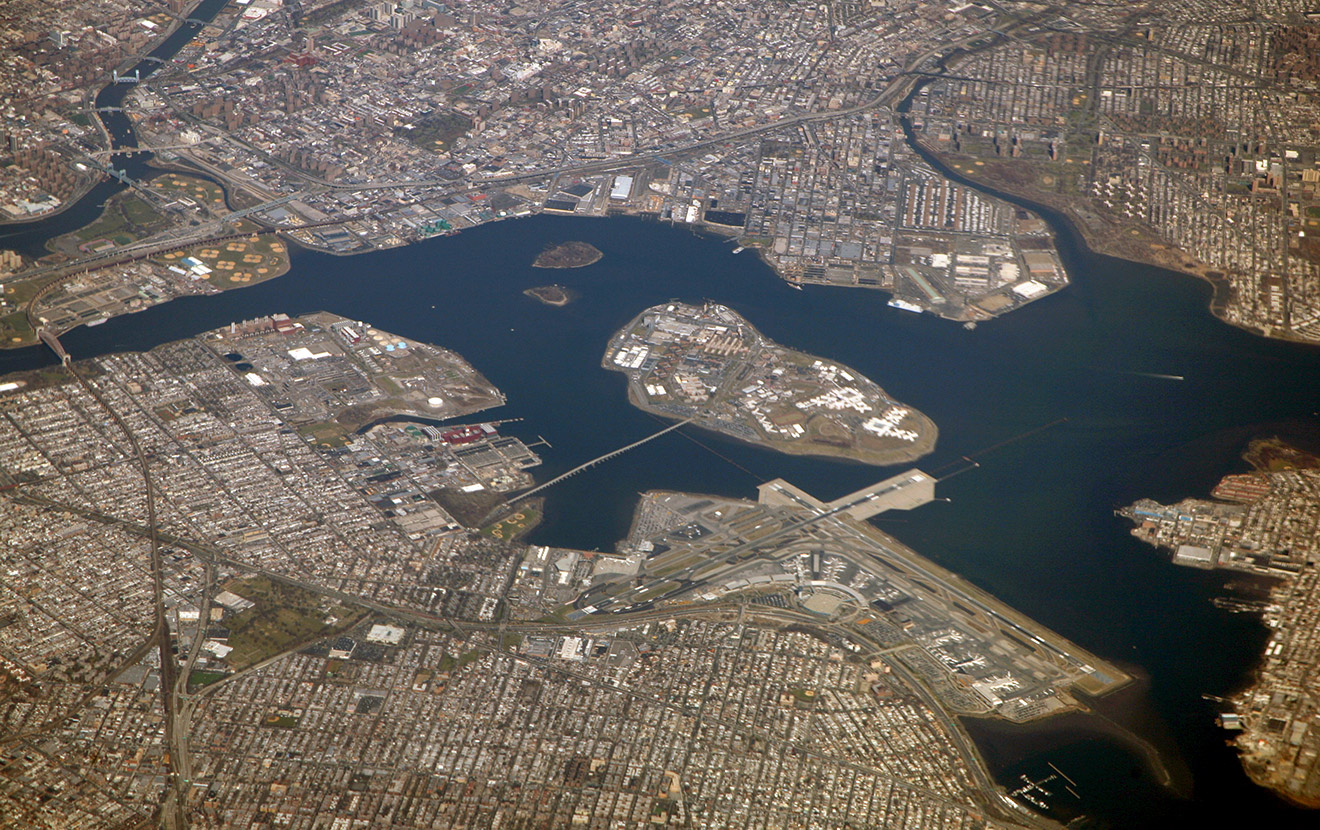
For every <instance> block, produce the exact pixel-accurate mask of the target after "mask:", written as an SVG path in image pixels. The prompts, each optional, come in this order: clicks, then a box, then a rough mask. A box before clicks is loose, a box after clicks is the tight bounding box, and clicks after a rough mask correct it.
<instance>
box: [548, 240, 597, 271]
mask: <svg viewBox="0 0 1320 830" xmlns="http://www.w3.org/2000/svg"><path fill="white" fill-rule="evenodd" d="M603 256H605V255H604V254H603V253H601V252H600V249H599V248H597V247H596V246H595V245H592V244H590V243H587V242H562V243H560V244H558V245H551V246H550V247H549V248H546V249H545V250H544V251H542V252H541V253H540V254H539V255H537V257H536V260H535V261H534V262H532V267H533V268H585V267H587V266H588V265H591V264H593V263H596V262H599V261H600V258H601V257H603Z"/></svg>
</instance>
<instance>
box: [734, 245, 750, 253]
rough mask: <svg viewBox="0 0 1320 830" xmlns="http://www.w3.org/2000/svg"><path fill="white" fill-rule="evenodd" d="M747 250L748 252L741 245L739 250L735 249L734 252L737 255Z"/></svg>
mask: <svg viewBox="0 0 1320 830" xmlns="http://www.w3.org/2000/svg"><path fill="white" fill-rule="evenodd" d="M745 250H747V249H746V248H744V247H743V246H741V245H739V246H738V247H737V248H734V249H733V252H734V253H735V254H741V253H742V252H743V251H745Z"/></svg>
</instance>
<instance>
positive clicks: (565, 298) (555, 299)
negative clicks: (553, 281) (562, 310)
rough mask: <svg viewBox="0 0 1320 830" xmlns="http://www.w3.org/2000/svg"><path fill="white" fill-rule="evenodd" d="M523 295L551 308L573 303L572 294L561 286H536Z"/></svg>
mask: <svg viewBox="0 0 1320 830" xmlns="http://www.w3.org/2000/svg"><path fill="white" fill-rule="evenodd" d="M523 294H524V295H526V296H528V297H531V298H532V299H533V300H539V301H541V302H543V303H545V304H546V305H553V306H565V305H568V304H569V303H571V302H572V301H573V292H572V291H569V290H568V289H567V288H565V287H564V286H562V285H538V286H536V287H535V288H528V289H527V290H526V291H524V292H523Z"/></svg>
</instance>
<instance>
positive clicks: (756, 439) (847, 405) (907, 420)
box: [602, 303, 937, 465]
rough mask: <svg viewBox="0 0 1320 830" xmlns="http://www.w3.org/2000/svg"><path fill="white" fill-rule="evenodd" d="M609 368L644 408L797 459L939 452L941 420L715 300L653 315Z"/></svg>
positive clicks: (898, 457)
mask: <svg viewBox="0 0 1320 830" xmlns="http://www.w3.org/2000/svg"><path fill="white" fill-rule="evenodd" d="M602 365H603V366H604V367H605V368H606V369H610V370H613V371H618V372H623V373H624V374H625V375H627V377H628V399H629V400H630V401H631V402H632V403H633V405H634V406H637V407H638V408H640V409H643V410H645V411H647V412H652V413H655V414H657V415H662V416H664V417H667V418H675V419H691V420H692V421H693V422H694V423H696V424H697V425H699V426H701V427H704V428H706V429H710V430H713V431H715V432H719V433H722V434H724V435H728V436H731V437H733V438H737V439H739V440H742V441H746V442H748V443H751V444H757V445H759V446H766V447H770V448H771V449H775V450H778V451H780V452H785V453H789V454H791V455H819V456H829V457H835V458H847V459H851V460H854V461H860V462H862V463H865V464H876V465H885V464H899V463H903V462H907V461H912V460H914V459H917V458H920V457H921V456H923V455H926V454H927V453H929V452H930V451H931V450H933V449H934V448H935V439H936V435H937V430H936V428H935V424H934V422H932V421H931V420H930V418H928V417H926V416H925V415H923V414H922V413H920V412H918V411H917V410H916V409H913V408H912V407H910V406H905V405H903V404H901V403H899V402H897V401H895V400H893V399H892V398H890V397H889V396H888V395H886V394H885V391H884V390H883V389H881V388H880V387H879V386H877V385H876V384H875V383H874V382H873V381H871V380H870V379H868V378H866V377H865V376H863V375H862V374H861V373H860V372H857V371H855V370H853V369H850V368H848V367H846V366H843V365H842V364H839V363H834V362H832V361H829V360H825V359H823V358H818V357H815V356H813V355H809V354H805V353H803V352H798V351H794V350H792V349H788V348H785V347H783V346H780V345H779V344H777V343H775V342H774V341H772V340H770V339H768V338H766V337H765V336H763V335H762V334H761V333H760V332H759V331H757V330H756V329H755V328H754V327H753V326H752V325H751V324H750V323H748V322H747V321H746V320H744V319H743V318H742V317H741V316H740V315H738V314H737V313H736V312H734V311H732V310H731V309H729V308H726V307H725V306H722V305H716V304H714V303H707V304H705V305H701V306H693V305H684V304H681V303H667V304H664V305H659V306H654V307H652V308H648V309H646V310H645V311H643V312H642V313H641V314H639V315H638V316H637V317H635V318H633V320H632V321H631V322H629V323H628V325H627V326H625V327H624V328H623V329H622V330H621V331H620V332H618V333H617V334H616V335H615V336H614V337H613V339H612V340H611V341H610V345H609V348H608V349H607V350H606V352H605V357H604V360H603V361H602Z"/></svg>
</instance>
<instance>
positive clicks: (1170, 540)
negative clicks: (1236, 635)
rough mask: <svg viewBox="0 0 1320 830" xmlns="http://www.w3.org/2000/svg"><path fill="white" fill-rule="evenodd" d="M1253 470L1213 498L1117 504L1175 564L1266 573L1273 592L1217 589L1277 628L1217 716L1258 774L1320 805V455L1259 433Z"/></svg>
mask: <svg viewBox="0 0 1320 830" xmlns="http://www.w3.org/2000/svg"><path fill="white" fill-rule="evenodd" d="M1243 457H1244V458H1246V460H1247V461H1248V462H1250V463H1251V464H1252V466H1253V467H1255V470H1254V471H1253V472H1249V473H1243V474H1237V475H1230V476H1226V477H1225V478H1224V479H1223V480H1222V481H1220V482H1219V484H1218V485H1216V487H1215V489H1214V491H1213V493H1212V496H1213V499H1212V500H1206V499H1185V500H1183V501H1181V502H1179V503H1177V504H1174V505H1168V506H1166V505H1162V504H1159V503H1158V502H1154V501H1151V500H1150V499H1142V500H1141V501H1138V502H1137V503H1135V504H1133V505H1131V506H1129V507H1127V508H1124V509H1123V510H1122V511H1120V513H1121V514H1122V515H1123V516H1126V517H1127V518H1129V519H1131V520H1132V521H1133V522H1135V523H1136V524H1137V526H1136V527H1135V528H1134V529H1133V531H1132V533H1133V535H1134V536H1136V537H1137V538H1138V539H1141V540H1142V541H1145V542H1149V543H1150V544H1152V545H1155V546H1157V547H1160V548H1164V549H1166V550H1170V551H1173V563H1174V564H1175V565H1186V566H1190V567H1199V568H1223V569H1226V570H1232V571H1239V572H1245V573H1248V574H1256V575H1258V576H1261V577H1268V578H1269V579H1270V583H1269V589H1268V590H1269V593H1268V597H1265V598H1255V597H1248V598H1245V599H1242V598H1236V597H1223V598H1217V599H1216V604H1217V605H1222V606H1223V607H1225V608H1228V609H1229V610H1233V611H1246V612H1256V613H1261V614H1263V615H1264V620H1265V623H1266V624H1267V625H1268V626H1269V627H1270V628H1271V629H1272V631H1273V633H1272V634H1271V636H1270V639H1269V642H1268V643H1267V644H1266V645H1265V653H1264V655H1263V656H1262V660H1261V663H1260V665H1259V666H1258V667H1257V669H1256V676H1255V678H1254V680H1253V682H1252V684H1251V685H1250V686H1249V687H1247V688H1246V689H1244V690H1243V691H1242V692H1240V693H1239V694H1238V695H1236V696H1235V697H1234V698H1232V699H1231V700H1229V701H1226V703H1227V704H1228V709H1227V710H1226V711H1225V712H1224V713H1223V714H1221V715H1220V722H1221V724H1222V725H1223V726H1224V728H1225V729H1227V730H1229V731H1231V732H1234V733H1236V735H1237V738H1236V745H1237V748H1238V750H1239V752H1240V753H1241V759H1242V766H1243V768H1244V769H1245V770H1246V772H1247V775H1249V776H1250V777H1251V779H1252V780H1253V781H1255V782H1256V783H1257V784H1260V785H1261V786H1263V787H1268V788H1269V789H1271V790H1274V791H1275V792H1277V793H1278V794H1279V795H1281V796H1283V797H1284V798H1286V799H1288V800H1289V801H1292V802H1294V803H1296V804H1301V805H1304V806H1307V807H1320V728H1317V727H1316V724H1317V722H1320V721H1318V720H1317V719H1318V718H1320V675H1318V674H1317V671H1316V669H1317V668H1318V667H1320V636H1317V634H1316V631H1317V628H1318V627H1320V573H1317V570H1316V566H1315V564H1316V561H1317V560H1318V559H1320V458H1316V457H1314V456H1312V455H1310V454H1308V453H1304V452H1301V451H1300V450H1297V449H1295V448H1292V447H1290V446H1288V445H1286V444H1284V443H1282V442H1280V441H1278V440H1269V441H1254V442H1252V444H1251V445H1250V446H1249V447H1248V449H1247V452H1246V453H1245V454H1244V456H1243Z"/></svg>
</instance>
